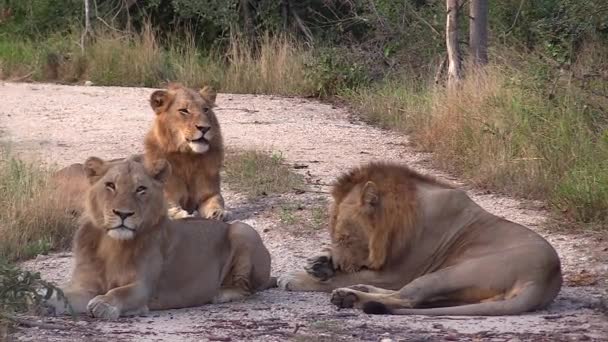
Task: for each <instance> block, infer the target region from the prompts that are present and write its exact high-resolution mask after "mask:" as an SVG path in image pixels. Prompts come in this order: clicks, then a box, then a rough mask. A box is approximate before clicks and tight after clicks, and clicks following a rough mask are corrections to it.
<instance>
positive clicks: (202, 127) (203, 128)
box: [196, 126, 211, 135]
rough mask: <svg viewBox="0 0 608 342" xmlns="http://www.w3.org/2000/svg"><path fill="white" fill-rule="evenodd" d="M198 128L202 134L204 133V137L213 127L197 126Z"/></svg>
mask: <svg viewBox="0 0 608 342" xmlns="http://www.w3.org/2000/svg"><path fill="white" fill-rule="evenodd" d="M196 128H197V129H198V130H199V131H201V133H203V135H205V133H207V132H209V130H210V129H211V126H196Z"/></svg>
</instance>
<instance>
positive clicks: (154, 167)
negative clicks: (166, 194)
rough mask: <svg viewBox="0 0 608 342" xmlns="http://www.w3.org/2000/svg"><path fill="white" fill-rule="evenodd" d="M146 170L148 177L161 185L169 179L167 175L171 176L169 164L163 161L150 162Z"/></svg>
mask: <svg viewBox="0 0 608 342" xmlns="http://www.w3.org/2000/svg"><path fill="white" fill-rule="evenodd" d="M147 169H148V172H149V173H150V175H151V176H152V177H153V178H154V179H156V180H157V181H159V182H161V183H164V182H165V181H166V180H167V178H169V175H171V164H169V162H168V161H167V160H165V159H158V160H155V161H153V162H151V163H150V164H149V165H148V167H147Z"/></svg>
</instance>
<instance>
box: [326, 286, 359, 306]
mask: <svg viewBox="0 0 608 342" xmlns="http://www.w3.org/2000/svg"><path fill="white" fill-rule="evenodd" d="M357 301H359V296H357V294H356V293H355V292H354V291H353V290H350V289H348V288H339V289H335V290H333V291H332V293H331V303H332V304H333V305H335V306H337V307H339V308H341V309H350V308H353V307H354V306H355V303H357Z"/></svg>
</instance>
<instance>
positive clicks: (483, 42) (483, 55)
mask: <svg viewBox="0 0 608 342" xmlns="http://www.w3.org/2000/svg"><path fill="white" fill-rule="evenodd" d="M469 46H470V48H471V62H472V64H473V65H477V66H479V65H486V64H488V0H471V2H470V4H469Z"/></svg>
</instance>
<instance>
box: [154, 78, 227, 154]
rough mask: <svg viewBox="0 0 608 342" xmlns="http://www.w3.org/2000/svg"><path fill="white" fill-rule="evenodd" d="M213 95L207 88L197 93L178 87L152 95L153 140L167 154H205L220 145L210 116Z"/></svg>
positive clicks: (216, 121)
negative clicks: (158, 143) (155, 138)
mask: <svg viewBox="0 0 608 342" xmlns="http://www.w3.org/2000/svg"><path fill="white" fill-rule="evenodd" d="M216 96H217V93H216V92H215V91H214V90H213V89H212V88H211V87H209V86H205V87H203V88H202V89H201V90H200V91H198V92H196V91H194V90H192V89H188V88H186V87H183V86H182V85H180V84H170V85H169V87H168V88H167V90H157V91H155V92H154V93H152V95H151V96H150V105H151V106H152V109H153V110H154V112H155V113H156V125H155V130H156V137H157V138H158V139H160V140H162V145H163V147H164V148H165V149H167V152H178V151H179V152H193V153H205V152H207V151H208V150H209V149H210V148H211V147H212V146H214V145H219V144H221V135H220V127H219V123H218V120H217V118H216V116H215V113H213V107H214V106H215V98H216Z"/></svg>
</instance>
